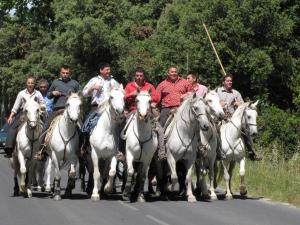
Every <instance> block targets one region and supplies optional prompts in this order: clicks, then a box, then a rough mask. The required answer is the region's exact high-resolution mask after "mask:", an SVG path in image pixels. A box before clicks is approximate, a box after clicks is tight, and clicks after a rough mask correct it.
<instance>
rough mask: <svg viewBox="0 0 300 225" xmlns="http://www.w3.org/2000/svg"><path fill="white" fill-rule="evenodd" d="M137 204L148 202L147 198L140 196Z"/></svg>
mask: <svg viewBox="0 0 300 225" xmlns="http://www.w3.org/2000/svg"><path fill="white" fill-rule="evenodd" d="M137 202H141V203H143V202H146V200H145V196H144V195H143V194H140V195H139V196H138V198H137Z"/></svg>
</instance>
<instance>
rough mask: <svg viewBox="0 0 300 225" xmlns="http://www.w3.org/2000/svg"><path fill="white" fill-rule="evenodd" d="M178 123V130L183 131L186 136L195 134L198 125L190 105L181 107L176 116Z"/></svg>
mask: <svg viewBox="0 0 300 225" xmlns="http://www.w3.org/2000/svg"><path fill="white" fill-rule="evenodd" d="M187 106H188V107H187ZM176 123H177V126H178V128H179V129H180V130H181V131H183V133H184V134H190V133H193V132H195V128H196V124H197V123H196V119H195V117H194V115H193V113H192V112H191V109H190V106H189V105H187V104H185V105H182V106H181V109H180V110H179V111H178V113H177V115H176Z"/></svg>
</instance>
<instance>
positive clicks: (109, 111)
mask: <svg viewBox="0 0 300 225" xmlns="http://www.w3.org/2000/svg"><path fill="white" fill-rule="evenodd" d="M115 117H116V115H115V112H114V110H113V107H112V106H111V105H110V104H109V105H107V106H106V107H105V109H104V110H103V111H102V114H101V116H100V119H99V120H101V121H100V123H101V126H103V127H104V129H105V130H113V129H114V128H115V127H116V126H117V124H118V121H117V120H115Z"/></svg>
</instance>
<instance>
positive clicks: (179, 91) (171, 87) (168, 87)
mask: <svg viewBox="0 0 300 225" xmlns="http://www.w3.org/2000/svg"><path fill="white" fill-rule="evenodd" d="M156 90H157V92H158V95H159V100H160V102H161V106H162V108H171V107H178V106H180V104H181V97H182V95H184V94H186V93H187V92H192V91H193V86H192V85H191V84H190V83H189V82H188V81H186V80H185V79H182V78H181V77H178V79H177V80H176V81H175V82H172V81H170V80H169V79H166V80H164V81H162V82H161V83H160V84H159V85H158V86H157V89H156Z"/></svg>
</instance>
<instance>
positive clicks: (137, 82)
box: [125, 67, 166, 160]
mask: <svg viewBox="0 0 300 225" xmlns="http://www.w3.org/2000/svg"><path fill="white" fill-rule="evenodd" d="M138 88H139V90H140V91H147V90H150V91H151V111H152V114H153V115H154V117H156V118H157V117H159V113H158V110H157V108H156V107H157V103H158V98H159V97H158V94H157V92H156V90H155V87H154V86H153V85H152V84H151V83H149V82H146V81H145V72H144V70H143V68H141V67H138V68H136V70H135V74H134V81H132V82H130V83H128V84H127V85H126V87H125V101H126V104H127V108H128V110H129V114H131V113H132V112H134V111H135V110H136V102H135V99H136V96H137V95H138V91H137V89H138ZM155 130H156V131H157V133H158V143H159V144H158V145H159V146H158V149H159V152H158V156H159V158H160V159H161V160H164V159H166V151H165V144H164V131H163V128H162V127H161V125H160V123H158V119H157V120H155Z"/></svg>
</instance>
